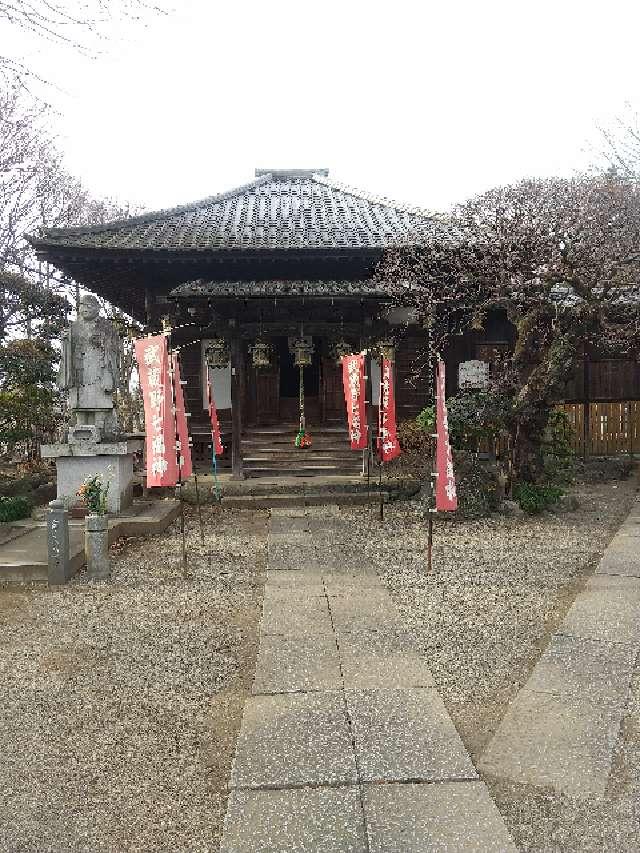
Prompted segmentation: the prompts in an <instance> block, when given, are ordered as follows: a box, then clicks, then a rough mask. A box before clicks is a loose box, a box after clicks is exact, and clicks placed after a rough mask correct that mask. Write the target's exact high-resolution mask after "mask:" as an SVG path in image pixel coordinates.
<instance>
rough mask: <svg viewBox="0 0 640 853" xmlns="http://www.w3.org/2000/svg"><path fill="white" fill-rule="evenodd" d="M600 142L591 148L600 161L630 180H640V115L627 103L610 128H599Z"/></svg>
mask: <svg viewBox="0 0 640 853" xmlns="http://www.w3.org/2000/svg"><path fill="white" fill-rule="evenodd" d="M598 132H599V141H598V142H597V143H595V144H594V145H592V146H591V150H592V152H593V153H594V154H595V155H596V159H597V160H598V161H599V162H598V165H600V164H601V163H602V161H604V162H605V163H608V165H609V167H610V168H611V169H613V170H615V171H616V172H618V173H619V174H621V175H624V176H626V177H628V178H640V114H639V113H638V112H637V111H636V110H634V108H633V107H632V106H631V104H629V103H627V104H626V105H625V109H624V112H623V114H622V115H620V116H618V117H617V118H616V119H615V120H614V121H613V123H612V124H610V125H609V126H606V127H604V126H599V127H598Z"/></svg>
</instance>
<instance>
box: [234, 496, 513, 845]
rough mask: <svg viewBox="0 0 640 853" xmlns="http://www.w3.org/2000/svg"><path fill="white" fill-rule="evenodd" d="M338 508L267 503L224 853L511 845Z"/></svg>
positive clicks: (415, 645) (414, 646)
mask: <svg viewBox="0 0 640 853" xmlns="http://www.w3.org/2000/svg"><path fill="white" fill-rule="evenodd" d="M347 541H348V526H347V525H345V524H344V523H343V522H342V521H341V520H340V518H339V514H338V511H337V508H336V507H308V508H306V509H300V510H293V509H292V510H280V511H273V512H272V518H271V527H270V533H269V558H268V573H267V582H266V587H265V596H264V605H263V615H262V623H261V628H260V631H261V633H260V649H259V654H258V661H257V666H256V674H255V680H254V684H253V690H252V694H253V695H252V696H251V698H250V699H248V701H247V702H246V704H245V708H244V715H243V720H242V726H241V729H240V734H239V737H238V742H237V747H236V756H235V760H234V763H233V768H232V774H231V789H232V790H231V793H230V797H229V804H228V809H227V815H226V818H225V828H224V836H223V840H222V846H221V853H429V851H436V850H437V851H456V853H465V851H487V853H490V851H496V853H497V851H500V853H506V851H512V850H515V847H514V846H513V844H512V842H511V840H510V838H509V836H508V833H507V831H506V829H505V826H504V824H503V822H502V819H501V817H500V815H499V813H498V811H497V809H496V807H495V805H494V803H493V801H492V799H491V797H490V795H489V792H488V790H487V788H486V786H485V785H484V783H483V782H481V781H479V780H478V774H477V772H476V770H475V768H474V766H473V764H472V762H471V759H470V757H469V755H468V754H467V752H466V750H465V748H464V746H463V744H462V741H461V740H460V738H459V736H458V734H457V732H456V730H455V728H454V726H453V723H452V722H451V719H450V718H449V715H448V714H447V711H446V709H445V706H444V703H443V701H442V699H441V697H440V695H439V694H438V692H437V690H436V689H435V687H434V686H433V680H432V677H431V673H430V672H429V669H428V666H427V664H426V662H425V659H424V650H423V646H422V644H421V643H420V638H419V636H417V635H410V634H408V633H406V632H405V631H404V630H403V627H402V624H401V623H400V622H399V620H398V618H397V615H396V611H395V607H394V605H393V603H392V601H391V598H390V597H389V594H388V593H387V591H386V590H385V589H384V588H383V586H382V584H381V583H380V581H379V579H378V577H377V575H376V573H375V572H374V571H373V570H372V569H370V568H369V567H368V566H366V565H362V564H357V565H353V566H351V567H348V566H346V565H345V564H344V561H345V557H344V554H343V553H342V546H343V545H344V544H345V543H346V542H347Z"/></svg>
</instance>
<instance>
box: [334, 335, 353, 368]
mask: <svg viewBox="0 0 640 853" xmlns="http://www.w3.org/2000/svg"><path fill="white" fill-rule="evenodd" d="M352 352H353V347H352V346H351V344H350V343H349V342H348V341H345V339H344V338H340V340H339V341H336V342H335V343H334V344H332V346H331V357H332V358H333V359H335V362H336V364H342V359H343V358H344V357H345V356H347V355H351V353H352Z"/></svg>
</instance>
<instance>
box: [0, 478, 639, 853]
mask: <svg viewBox="0 0 640 853" xmlns="http://www.w3.org/2000/svg"><path fill="white" fill-rule="evenodd" d="M635 488H636V484H635V482H633V481H628V482H621V483H617V484H599V485H595V486H589V487H584V488H583V489H582V490H580V489H579V490H578V491H577V494H578V497H579V499H580V502H581V507H580V509H579V510H577V511H576V512H573V513H569V514H566V515H563V516H559V517H554V516H550V515H545V516H543V517H540V518H535V519H522V520H520V519H512V518H503V517H497V516H496V517H494V518H491V519H486V520H483V521H476V522H455V523H452V522H446V521H440V520H438V521H437V522H436V525H435V540H434V541H435V544H434V569H433V572H432V573H431V575H429V576H427V575H426V573H425V569H426V521H425V519H424V518H423V517H422V516H421V513H420V512H418V511H417V510H416V508H415V507H414V506H412V505H411V504H398V505H391V506H389V507H387V508H386V518H385V521H384V522H383V523H380V522H379V521H378V519H377V509H376V508H371V507H357V508H353V509H350V510H348V511H344V512H343V513H342V517H343V518H344V519H351V520H352V521H353V525H352V529H351V530H350V531H349V532H348V536H347V537H346V538H348V539H349V543H348V544H346V545H344V546H342V551H343V553H344V556H345V560H352V561H354V563H355V562H356V561H362V560H366V561H367V562H370V563H373V564H374V565H375V566H376V568H377V569H378V571H379V572H380V574H381V576H382V578H383V580H384V581H385V582H386V583H387V585H388V586H389V588H390V590H391V592H392V594H393V596H394V599H395V601H396V604H397V605H398V607H399V609H400V612H401V613H402V615H403V616H404V618H405V620H406V624H407V626H408V627H409V628H412V629H415V630H416V631H417V632H418V634H419V636H420V637H421V638H423V640H424V648H425V654H426V656H427V658H428V660H429V664H430V666H431V669H432V672H433V675H434V678H435V681H436V685H437V687H438V689H439V690H440V692H441V695H442V696H443V699H444V700H445V703H446V704H447V708H448V710H449V713H450V714H451V717H452V719H453V720H454V723H455V724H456V727H457V729H458V731H459V732H460V734H461V736H462V739H463V741H464V742H465V745H466V747H467V749H469V751H470V753H471V755H472V757H474V758H477V757H478V756H479V754H480V753H481V751H482V749H483V748H484V746H485V744H486V743H487V741H488V740H489V738H490V737H491V735H492V733H493V732H494V731H495V729H496V727H497V725H498V723H499V721H500V719H501V718H502V715H503V713H504V709H505V707H506V704H507V702H508V701H509V700H510V699H511V698H512V697H513V696H514V695H515V694H516V693H517V691H518V689H519V688H520V686H521V685H522V684H523V683H524V682H525V681H526V680H527V678H528V676H529V673H530V672H531V670H532V668H533V666H534V664H535V661H536V660H537V658H538V657H539V655H540V652H541V650H542V649H543V648H544V646H545V644H546V641H547V638H548V636H549V634H550V633H551V632H552V631H553V630H554V629H555V628H556V626H557V625H558V624H559V623H560V621H561V620H562V618H563V616H564V614H565V612H566V611H567V609H568V608H569V606H570V604H571V602H572V601H573V598H574V597H575V595H576V593H577V591H578V590H579V589H580V588H581V586H582V585H583V584H584V582H585V580H586V578H587V577H588V575H589V574H590V572H591V571H592V570H593V567H594V566H595V563H596V561H597V558H598V557H599V556H600V554H601V553H602V552H603V550H604V548H605V547H606V544H607V542H608V540H609V538H610V537H611V535H612V533H613V532H614V530H615V528H616V526H617V524H618V523H619V522H620V521H621V519H622V517H624V515H625V513H626V512H627V510H628V508H629V506H630V503H631V501H632V500H633V499H634V492H635ZM205 525H206V528H207V530H208V531H210V532H208V533H207V540H206V544H205V547H204V548H202V546H201V545H200V542H199V537H198V534H197V528H196V521H195V517H194V516H193V515H192V516H191V518H190V519H189V529H190V530H191V532H190V534H189V542H188V548H189V558H190V559H189V568H190V571H191V573H192V577H191V578H190V579H188V580H183V579H182V577H181V570H180V565H179V556H180V538H179V536H178V535H176V527H175V526H174V528H173V530H172V531H170V532H167V533H166V534H165V535H163V536H160V537H153V538H150V539H148V540H146V541H142V540H137V541H128V542H127V543H123V544H122V545H121V546H120V547H119V548H116V549H115V550H116V552H117V553H116V554H115V555H114V559H113V569H114V572H113V578H112V580H111V581H110V582H108V583H103V584H100V583H89V582H87V581H86V579H85V578H83V577H82V576H80V577H78V578H76V579H75V580H74V582H73V583H71V584H70V585H68V586H67V587H64V588H58V589H55V590H44V589H36V590H31V591H9V590H4V591H0V691H1V692H2V697H3V698H2V712H1V717H2V719H1V720H0V794H1V796H2V806H0V850H1V851H10V853H36V851H37V853H45V851H52V853H64V851H83V853H93V851H109V853H116V851H117V853H129V851H132V853H133V851H145V853H152V852H153V851H162V852H163V853H164V851H167V853H169V851H171V853H173V851H176V853H180V851H194V853H195V851H198V853H206V851H215V850H217V849H218V839H219V833H220V829H221V822H222V818H223V815H224V810H225V807H226V801H225V797H226V793H225V788H226V782H227V778H228V772H229V767H230V763H231V757H232V754H233V748H234V745H235V738H236V733H237V729H238V726H239V722H240V716H241V712H242V706H243V703H244V699H245V696H246V695H247V692H248V690H249V688H250V684H251V678H252V675H253V669H254V663H255V652H256V626H257V622H258V618H259V606H260V599H261V592H262V577H261V573H262V570H263V568H264V562H265V543H266V514H265V513H253V514H252V513H248V512H247V513H245V512H231V511H227V512H225V513H222V514H216V513H214V511H213V510H205ZM209 553H210V554H213V555H214V556H213V557H211V558H210V557H209V556H208V554H209ZM221 555H224V556H222V557H221ZM486 781H487V782H488V784H489V786H490V789H491V792H492V795H493V797H494V799H495V800H496V803H497V804H498V806H499V808H500V810H501V813H502V814H503V816H504V818H505V820H506V822H507V825H508V827H509V829H510V831H511V833H512V835H513V837H514V840H515V841H516V843H517V844H518V846H519V849H521V850H523V851H528V850H545V851H547V850H549V851H551V850H554V851H555V850H558V851H573V850H576V851H577V850H588V851H590V850H594V851H595V850H599V851H609V850H612V851H613V850H617V851H627V850H629V851H631V850H634V851H635V850H638V849H640V848H639V846H638V842H637V838H638V830H639V827H640V819H639V810H640V806H639V803H640V672H639V673H638V675H637V677H636V679H635V681H634V691H633V695H632V697H631V702H630V706H629V713H628V716H627V718H626V719H625V722H624V725H623V730H622V736H621V738H620V742H619V745H618V750H617V753H616V758H615V768H614V772H613V774H612V777H611V783H610V786H609V791H608V795H607V799H606V800H605V801H604V802H603V803H601V804H596V803H591V802H589V801H587V802H586V803H585V802H583V803H578V802H574V801H569V800H568V799H567V798H565V797H561V796H559V795H558V794H556V793H554V792H552V791H543V790H537V789H536V790H534V789H528V788H526V787H525V786H522V785H515V784H505V783H503V782H502V781H500V780H493V779H491V778H488V779H487V780H486Z"/></svg>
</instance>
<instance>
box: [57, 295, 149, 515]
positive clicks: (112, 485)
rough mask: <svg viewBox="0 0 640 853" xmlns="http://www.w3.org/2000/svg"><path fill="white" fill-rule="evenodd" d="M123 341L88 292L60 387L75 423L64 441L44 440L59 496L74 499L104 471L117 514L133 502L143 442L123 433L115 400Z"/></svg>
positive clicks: (67, 336) (66, 343)
mask: <svg viewBox="0 0 640 853" xmlns="http://www.w3.org/2000/svg"><path fill="white" fill-rule="evenodd" d="M121 347H122V344H121V342H120V338H119V336H118V333H117V332H116V329H115V328H114V326H113V325H112V323H110V322H109V321H108V320H106V319H105V318H104V317H101V316H100V305H99V303H98V300H97V299H96V298H95V296H91V295H84V296H83V297H82V298H81V299H80V305H79V306H78V319H77V320H76V321H75V322H73V323H71V324H70V326H69V329H68V330H66V332H65V333H64V334H63V338H62V353H61V360H60V371H59V374H58V387H59V388H61V389H62V390H64V391H66V394H67V403H68V408H69V415H70V424H69V427H68V429H67V430H65V434H64V435H63V436H62V437H61V441H60V443H59V444H49V445H42V448H41V454H42V457H43V458H45V459H55V460H56V469H57V473H58V492H57V496H58V499H59V500H62V501H64V503H65V505H66V506H70V505H72V504H74V503H75V502H76V501H77V500H78V498H77V492H78V489H79V488H80V486H81V485H82V483H83V482H84V481H85V480H86V479H87V477H91V476H93V475H94V474H100V475H101V476H102V479H103V480H104V482H105V483H109V492H108V495H107V506H108V510H109V512H111V513H118V512H120V511H121V510H122V509H125V508H126V507H127V506H128V505H129V504H130V503H131V501H132V497H133V495H132V484H133V456H134V453H136V452H137V451H139V450H141V449H142V446H143V442H142V441H139V440H138V441H132V440H129V439H127V438H126V436H123V435H121V434H119V432H118V421H117V417H116V410H115V401H116V395H117V391H118V385H119V379H120V357H121V352H122V349H121Z"/></svg>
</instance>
